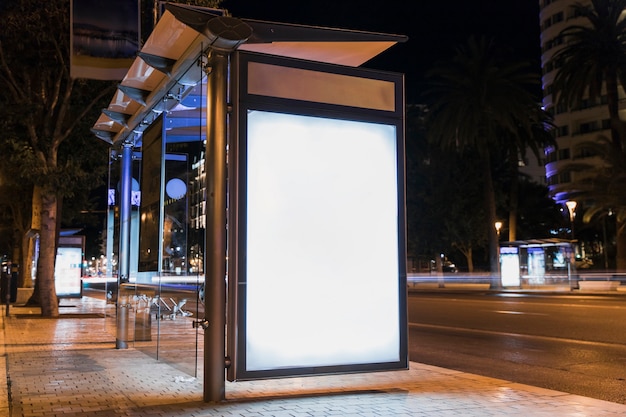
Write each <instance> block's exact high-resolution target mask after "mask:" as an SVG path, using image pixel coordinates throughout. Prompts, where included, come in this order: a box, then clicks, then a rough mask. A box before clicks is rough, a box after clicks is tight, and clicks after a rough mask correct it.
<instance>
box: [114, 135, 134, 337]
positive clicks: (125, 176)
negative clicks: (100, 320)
mask: <svg viewBox="0 0 626 417" xmlns="http://www.w3.org/2000/svg"><path fill="white" fill-rule="evenodd" d="M132 167H133V147H132V145H131V144H130V143H125V144H124V146H123V147H122V164H121V168H120V171H121V172H120V178H121V185H120V247H119V261H118V263H119V272H118V278H117V332H116V338H115V347H116V348H117V349H126V348H128V344H127V341H128V319H129V317H128V311H127V309H128V304H127V301H126V297H122V294H121V287H122V283H124V282H127V281H128V275H129V273H130V221H131V206H130V204H131V203H130V197H131V191H132V179H133V171H132Z"/></svg>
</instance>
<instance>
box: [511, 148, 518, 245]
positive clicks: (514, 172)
mask: <svg viewBox="0 0 626 417" xmlns="http://www.w3.org/2000/svg"><path fill="white" fill-rule="evenodd" d="M511 158H512V160H511V164H512V165H511V190H510V194H509V242H515V241H516V240H517V210H518V207H519V172H518V171H519V170H518V162H517V158H513V157H511Z"/></svg>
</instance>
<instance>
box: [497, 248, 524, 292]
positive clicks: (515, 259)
mask: <svg viewBox="0 0 626 417" xmlns="http://www.w3.org/2000/svg"><path fill="white" fill-rule="evenodd" d="M500 271H501V273H502V286H503V287H519V286H520V285H521V282H520V265H519V248H517V247H502V248H500Z"/></svg>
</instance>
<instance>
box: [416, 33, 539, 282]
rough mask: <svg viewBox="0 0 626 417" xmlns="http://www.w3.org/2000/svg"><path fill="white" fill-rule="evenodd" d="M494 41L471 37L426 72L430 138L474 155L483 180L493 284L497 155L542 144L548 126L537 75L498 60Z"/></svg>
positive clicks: (444, 147) (444, 146) (514, 155)
mask: <svg viewBox="0 0 626 417" xmlns="http://www.w3.org/2000/svg"><path fill="white" fill-rule="evenodd" d="M501 56H502V54H500V53H499V51H498V49H497V48H496V46H495V43H494V42H493V41H492V40H489V39H486V38H474V37H472V38H470V39H469V40H468V41H467V43H465V44H463V45H461V46H459V47H458V48H457V50H456V53H455V55H454V56H453V57H452V58H451V59H450V60H449V61H446V62H443V63H440V64H439V65H436V66H435V67H434V68H433V69H432V70H431V71H430V72H429V73H428V75H427V76H428V78H427V79H428V81H429V83H430V88H429V89H428V91H427V92H426V98H427V103H428V105H429V109H430V114H431V118H430V123H429V137H430V141H431V143H433V144H434V145H436V146H438V147H440V148H441V149H442V150H451V151H455V152H457V153H459V155H461V157H465V158H475V159H476V160H477V164H478V166H479V167H480V168H481V172H480V179H481V181H482V184H483V191H482V194H483V207H484V210H485V211H484V213H485V214H484V216H485V217H484V219H483V228H484V230H485V231H486V232H485V233H486V235H487V237H488V242H489V264H490V265H491V272H492V277H493V282H492V286H498V285H499V279H498V277H497V271H498V256H497V253H498V252H497V250H498V249H497V246H498V241H497V235H496V231H495V227H494V223H495V221H496V193H495V190H494V179H493V168H494V161H496V160H498V158H495V157H494V153H497V154H498V156H501V155H503V154H504V155H506V152H509V153H510V156H509V158H515V160H517V158H518V155H520V154H521V153H522V152H524V151H525V149H526V148H527V147H529V146H531V147H532V146H535V147H538V143H537V140H538V139H537V136H536V130H537V129H539V130H541V129H543V128H544V120H545V118H546V115H545V114H544V112H542V111H541V110H540V109H539V108H538V105H537V103H536V101H535V97H533V95H532V93H531V91H532V87H533V86H534V85H535V84H536V83H537V82H538V75H537V74H536V73H534V72H533V71H530V70H529V68H528V66H527V65H526V64H524V63H517V62H515V61H505V60H502V59H500V57H501Z"/></svg>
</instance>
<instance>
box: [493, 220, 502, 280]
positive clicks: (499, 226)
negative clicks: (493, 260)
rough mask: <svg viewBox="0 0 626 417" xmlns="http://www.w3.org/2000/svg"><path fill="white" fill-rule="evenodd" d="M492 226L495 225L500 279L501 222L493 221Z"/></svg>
mask: <svg viewBox="0 0 626 417" xmlns="http://www.w3.org/2000/svg"><path fill="white" fill-rule="evenodd" d="M494 226H495V227H496V233H497V234H498V245H497V246H496V247H497V248H498V276H500V280H502V276H501V270H500V230H502V222H500V221H498V222H495V223H494Z"/></svg>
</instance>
